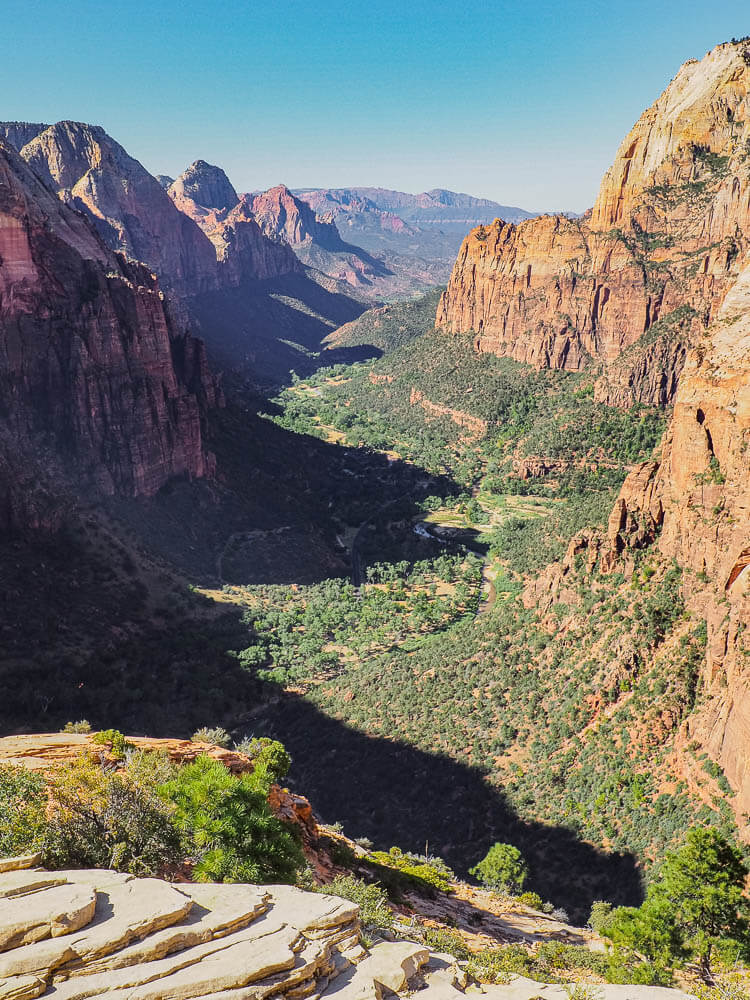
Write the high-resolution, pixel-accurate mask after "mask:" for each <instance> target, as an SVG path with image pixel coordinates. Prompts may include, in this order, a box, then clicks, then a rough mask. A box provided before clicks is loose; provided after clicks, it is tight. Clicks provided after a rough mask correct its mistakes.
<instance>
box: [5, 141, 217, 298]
mask: <svg viewBox="0 0 750 1000" xmlns="http://www.w3.org/2000/svg"><path fill="white" fill-rule="evenodd" d="M31 128H32V126H27V130H26V131H24V130H23V129H21V128H19V126H18V124H17V123H5V124H0V137H2V136H4V137H5V138H6V140H7V141H8V142H9V143H10V144H11V145H14V146H15V147H16V148H17V150H18V152H19V153H20V155H21V157H22V159H24V160H25V161H26V162H27V163H28V164H29V166H30V167H31V168H32V170H33V171H34V172H35V173H36V174H37V176H38V177H39V178H40V179H41V180H42V181H43V182H44V183H45V184H46V185H47V186H48V187H49V188H50V189H51V190H53V191H55V192H56V193H57V194H58V196H59V198H60V199H61V200H62V201H63V202H65V203H66V204H69V205H71V206H73V207H74V208H77V209H78V210H80V211H81V212H83V213H84V215H87V216H88V218H89V219H90V221H91V222H92V224H93V225H94V227H95V229H96V231H97V232H98V233H99V235H100V236H101V238H102V239H103V241H104V242H105V244H106V245H107V246H108V247H109V248H110V249H112V250H119V251H121V252H122V253H124V254H125V255H126V256H127V257H129V258H131V259H133V260H138V261H143V262H144V263H146V264H148V266H149V267H150V268H152V269H153V270H154V271H156V273H157V274H158V275H159V277H160V279H161V280H162V281H163V282H164V283H165V286H167V287H171V288H175V289H176V290H178V291H181V292H190V293H191V294H192V293H196V292H199V291H205V290H207V289H210V288H214V287H216V283H217V275H216V260H215V255H214V252H213V248H212V246H211V243H210V241H209V240H208V239H207V238H206V237H205V235H204V234H203V233H202V232H201V230H200V228H199V227H198V226H196V225H195V223H194V222H193V221H192V219H189V218H187V217H186V216H185V215H184V214H183V213H182V212H180V211H178V209H177V208H176V207H175V205H174V203H173V202H172V200H171V198H169V197H168V196H167V194H166V192H165V191H164V189H163V188H162V186H161V185H160V184H159V182H158V181H157V180H156V178H155V177H152V176H151V174H149V173H148V171H147V170H146V169H145V168H144V167H143V166H141V164H140V163H139V162H138V161H137V160H136V159H134V158H133V157H132V156H129V155H128V153H127V152H126V151H125V150H124V149H123V148H122V146H120V145H119V143H117V142H115V140H114V139H112V138H111V137H110V136H108V135H107V133H106V132H105V131H104V129H102V128H100V127H99V126H97V125H86V124H83V123H81V122H57V124H55V125H49V126H40V129H41V130H40V132H39V133H38V134H37V135H36V136H35V137H34V138H32V139H28V130H29V129H31ZM24 139H26V140H27V141H26V142H25V143H24V144H23V145H21V142H22V140H24Z"/></svg>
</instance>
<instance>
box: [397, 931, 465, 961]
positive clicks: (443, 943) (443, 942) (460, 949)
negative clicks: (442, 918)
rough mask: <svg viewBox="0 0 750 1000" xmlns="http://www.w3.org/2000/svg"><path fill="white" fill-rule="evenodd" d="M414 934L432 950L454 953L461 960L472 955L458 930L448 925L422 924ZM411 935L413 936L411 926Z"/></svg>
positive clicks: (448, 953) (447, 953) (446, 953)
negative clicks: (453, 929)
mask: <svg viewBox="0 0 750 1000" xmlns="http://www.w3.org/2000/svg"><path fill="white" fill-rule="evenodd" d="M413 936H414V937H418V938H419V940H420V941H421V942H422V944H424V945H425V946H426V947H428V948H429V949H430V950H431V951H437V952H440V953H441V954H445V955H452V956H453V957H454V958H455V959H458V961H459V962H465V961H468V960H469V959H470V958H471V956H472V953H471V951H470V950H469V948H468V947H467V946H466V942H465V941H464V939H463V938H462V937H461V935H460V934H459V933H458V931H452V930H450V928H448V927H426V926H421V927H420V928H419V929H418V930H417V931H416V933H415V934H414V935H413ZM409 937H412V933H411V928H410V931H409Z"/></svg>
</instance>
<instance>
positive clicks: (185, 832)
mask: <svg viewBox="0 0 750 1000" xmlns="http://www.w3.org/2000/svg"><path fill="white" fill-rule="evenodd" d="M272 777H273V776H272V768H270V767H265V766H264V767H256V769H255V770H254V771H253V772H252V773H251V774H243V775H240V776H239V777H235V776H234V775H232V774H230V773H229V771H227V769H226V768H225V767H224V765H223V764H222V763H221V762H220V761H217V760H213V759H212V758H211V757H206V756H200V757H198V758H197V759H196V760H194V761H193V762H192V763H191V764H188V765H186V766H185V767H182V768H180V769H179V771H178V772H177V774H176V776H175V777H174V778H173V779H172V780H171V781H168V782H166V783H165V784H164V785H162V786H161V792H162V794H163V796H164V797H165V798H166V799H167V800H168V801H169V802H171V803H172V804H173V805H174V808H175V821H176V824H177V827H178V829H179V831H180V834H181V836H182V842H183V846H184V848H185V850H186V852H187V853H188V854H189V855H190V856H191V857H193V858H194V859H195V861H196V866H195V875H196V877H197V878H198V880H199V881H206V882H209V881H219V882H294V880H295V876H296V872H297V870H298V869H299V868H300V867H301V866H302V865H303V864H304V857H303V855H302V851H301V849H300V847H299V844H298V843H297V840H296V838H295V835H294V833H293V830H292V829H291V828H290V827H289V826H287V825H285V824H284V823H282V822H281V821H280V820H279V819H277V818H276V817H275V816H274V815H273V813H272V812H271V808H270V806H269V804H268V792H269V788H270V785H271V781H272Z"/></svg>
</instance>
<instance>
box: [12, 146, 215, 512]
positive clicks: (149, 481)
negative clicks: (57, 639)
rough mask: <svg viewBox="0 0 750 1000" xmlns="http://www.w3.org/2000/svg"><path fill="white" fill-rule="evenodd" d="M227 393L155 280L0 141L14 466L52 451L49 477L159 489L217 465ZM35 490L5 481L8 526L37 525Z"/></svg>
mask: <svg viewBox="0 0 750 1000" xmlns="http://www.w3.org/2000/svg"><path fill="white" fill-rule="evenodd" d="M214 401H215V386H214V384H213V381H212V380H211V378H210V377H209V375H208V372H207V369H206V365H205V359H204V356H203V349H202V345H201V343H200V342H199V341H196V340H194V339H192V338H191V337H190V336H189V335H188V334H187V333H186V332H185V331H184V330H182V329H181V328H180V327H179V325H178V324H177V323H176V322H175V320H174V318H173V317H172V315H171V314H170V310H169V308H168V306H167V303H166V302H165V300H164V296H163V295H162V293H161V292H160V291H159V287H158V284H157V282H156V280H155V278H154V276H153V275H152V274H151V273H150V272H149V271H148V270H147V269H146V268H144V267H143V266H142V265H138V264H135V263H133V262H126V261H125V260H124V259H123V258H122V257H121V256H119V255H115V254H113V253H111V252H110V251H109V250H108V249H107V248H106V247H105V246H104V244H103V243H102V242H101V240H100V239H99V238H98V237H97V235H96V234H95V233H94V232H93V230H92V229H91V227H90V226H89V225H88V223H87V222H86V220H85V219H84V218H83V217H82V216H81V215H79V214H78V213H76V212H73V211H71V210H70V209H69V208H67V207H66V206H65V205H63V204H61V203H60V202H59V201H58V200H57V198H55V196H54V194H52V192H50V191H49V190H48V189H47V188H46V187H45V186H44V185H43V184H42V183H41V182H40V181H39V179H38V177H37V176H36V175H35V173H34V172H32V170H31V169H30V167H29V166H28V164H27V163H25V162H24V161H23V160H22V159H21V157H20V156H19V155H18V154H17V153H16V152H15V150H13V149H12V148H11V147H10V146H9V145H7V144H6V143H4V142H2V141H0V414H2V418H3V420H2V435H1V444H2V453H3V454H2V463H3V466H4V468H5V470H6V471H7V470H13V469H14V468H15V469H16V470H17V471H18V470H19V469H23V467H24V464H25V459H24V458H23V456H24V455H25V454H26V453H29V454H40V455H42V456H43V457H42V458H41V459H40V461H41V463H42V465H43V466H44V468H45V471H46V472H49V471H50V470H51V469H52V468H53V467H55V468H57V467H60V468H62V469H64V470H65V472H66V474H67V473H73V474H75V475H77V476H80V477H82V478H83V480H84V481H85V482H87V483H88V484H89V485H91V486H94V487H96V488H98V489H100V490H102V491H103V492H105V493H108V494H111V493H122V494H126V495H131V496H133V495H140V494H151V493H154V492H155V491H156V490H158V489H159V488H160V487H161V486H162V485H163V484H164V483H165V482H166V481H167V479H169V478H170V477H172V476H177V475H187V476H190V477H194V476H202V475H204V474H205V473H206V472H207V470H208V469H209V468H210V464H211V462H210V458H209V456H208V455H207V453H206V452H205V449H204V446H203V441H202V435H201V414H202V412H203V410H204V408H205V407H206V406H207V405H210V404H212V403H213V402H214ZM22 478H23V477H22ZM24 494H25V489H24V488H23V486H22V485H21V486H20V487H19V477H18V475H13V474H9V475H8V477H7V478H4V481H3V485H2V495H0V510H2V514H3V520H4V522H5V524H8V523H14V522H15V521H19V520H20V522H21V523H23V522H24V521H27V515H28V513H29V512H28V510H27V511H26V512H25V513H24V512H21V513H20V514H19V504H23V502H24V500H23V498H24ZM33 506H34V504H32V507H33ZM30 520H31V521H32V523H33V521H34V517H33V516H32V517H31V518H30Z"/></svg>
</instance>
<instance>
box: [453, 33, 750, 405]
mask: <svg viewBox="0 0 750 1000" xmlns="http://www.w3.org/2000/svg"><path fill="white" fill-rule="evenodd" d="M746 52H747V49H746V47H745V45H744V44H742V43H739V44H725V45H720V46H718V47H717V48H716V49H714V50H713V51H712V52H710V53H709V54H708V55H707V56H706V57H705V58H704V59H703V60H701V61H700V62H697V61H695V60H691V61H690V62H687V63H685V65H684V66H682V68H681V69H680V71H679V73H678V74H677V76H676V77H675V79H674V80H673V81H672V82H671V83H670V85H669V86H668V87H667V89H666V90H665V91H664V93H663V94H662V95H661V97H659V99H658V100H657V101H656V102H655V103H654V104H653V105H652V106H651V107H650V108H649V109H648V110H647V111H645V112H644V113H643V115H642V116H641V118H640V119H639V120H638V122H637V123H636V125H635V126H634V128H633V129H632V130H631V131H630V133H629V134H628V135H627V137H626V138H625V140H624V142H623V143H622V145H621V146H620V149H619V150H618V153H617V156H616V159H615V162H614V164H613V165H612V167H611V168H610V169H609V171H608V172H607V173H606V175H605V177H604V179H603V181H602V185H601V188H600V191H599V195H598V198H597V200H596V203H595V205H594V207H593V209H592V211H591V212H590V213H588V214H587V216H586V217H584V218H582V219H576V220H572V219H568V218H565V217H564V216H542V217H540V218H537V219H531V220H528V221H525V222H522V223H520V224H519V225H514V224H511V223H505V222H503V221H502V220H500V219H497V220H495V222H494V223H493V224H492V225H491V226H488V227H484V226H480V227H479V228H478V229H475V230H473V231H472V232H471V233H470V234H469V235H468V236H467V237H466V239H465V240H464V243H463V246H462V247H461V250H460V253H459V256H458V259H457V261H456V264H455V267H454V269H453V273H452V275H451V279H450V282H449V284H448V288H447V290H446V292H445V293H444V295H443V297H442V299H441V301H440V304H439V307H438V310H437V316H436V324H437V325H438V326H440V327H444V328H445V329H446V330H448V331H450V332H453V333H464V334H467V333H471V334H472V336H473V338H474V344H475V347H476V349H477V350H480V351H491V352H494V353H497V354H500V355H506V356H509V357H512V358H515V359H516V360H518V361H523V362H528V363H530V364H533V365H536V366H538V367H553V368H561V369H569V370H577V369H580V368H582V367H583V366H584V365H586V364H587V363H588V362H589V361H590V360H591V359H593V360H594V361H595V362H597V363H599V364H601V365H603V366H604V372H603V375H602V377H601V378H600V379H599V381H598V383H597V390H596V391H597V397H598V398H599V399H601V400H603V401H605V402H609V403H613V404H615V405H621V406H627V405H631V404H632V403H635V402H642V403H653V404H665V403H668V402H670V401H671V400H672V399H673V398H674V393H675V391H676V386H677V382H678V379H679V375H680V372H681V370H682V366H683V364H684V360H685V354H686V349H687V345H688V344H689V342H690V341H691V339H694V338H695V337H696V336H699V335H700V333H701V332H702V331H703V330H704V329H705V327H706V326H707V325H708V323H709V322H710V321H711V320H712V319H713V318H714V317H715V316H716V314H717V311H718V309H719V307H720V305H721V303H722V301H723V299H724V296H725V295H726V293H727V291H728V290H729V288H730V287H731V285H732V283H733V282H734V280H735V278H736V277H737V274H738V272H739V269H740V261H741V260H742V258H743V256H744V253H745V251H746V250H747V248H748V236H747V234H748V233H749V232H750V158H749V157H748V146H747V142H748V139H750V108H749V107H748V98H747V92H748V85H749V84H750V57H746Z"/></svg>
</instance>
